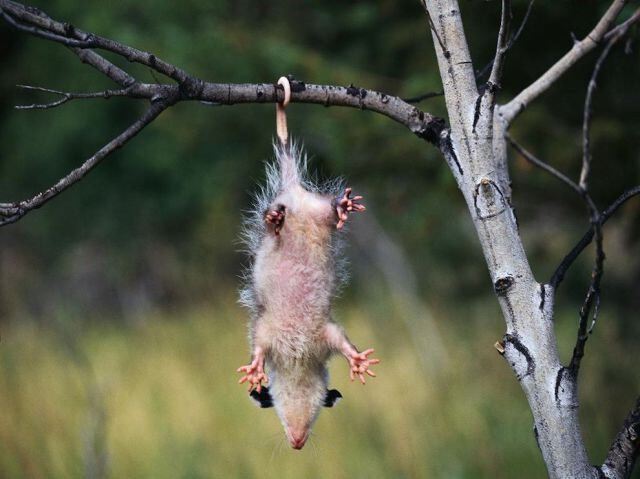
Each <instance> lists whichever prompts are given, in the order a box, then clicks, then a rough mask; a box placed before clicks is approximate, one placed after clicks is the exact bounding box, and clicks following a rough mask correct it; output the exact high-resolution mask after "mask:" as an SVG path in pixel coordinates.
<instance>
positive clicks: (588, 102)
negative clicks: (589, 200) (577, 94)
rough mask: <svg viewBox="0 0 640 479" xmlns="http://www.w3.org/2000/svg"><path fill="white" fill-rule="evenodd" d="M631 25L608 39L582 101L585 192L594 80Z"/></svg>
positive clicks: (594, 88) (583, 183) (581, 172)
mask: <svg viewBox="0 0 640 479" xmlns="http://www.w3.org/2000/svg"><path fill="white" fill-rule="evenodd" d="M631 25H632V23H627V24H626V27H625V28H621V29H618V30H617V33H616V34H615V35H613V36H611V37H610V39H609V41H608V42H607V44H606V45H605V47H604V49H603V50H602V53H601V54H600V56H599V57H598V60H597V61H596V64H595V66H594V68H593V73H592V74H591V79H590V80H589V86H588V87H587V95H586V97H585V100H584V116H583V120H582V169H581V171H580V188H582V189H583V190H585V191H586V190H587V188H588V179H589V173H590V170H591V149H590V143H591V142H590V136H591V116H592V113H593V108H592V103H593V94H594V93H595V90H596V86H597V84H596V80H597V78H598V74H599V73H600V70H601V68H602V65H603V64H604V62H605V60H606V59H607V56H608V55H609V52H610V51H611V48H612V47H613V46H614V45H615V44H616V42H617V41H618V40H619V39H620V38H622V37H623V36H624V35H625V33H627V30H628V29H629V27H630V26H631Z"/></svg>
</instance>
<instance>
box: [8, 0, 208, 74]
mask: <svg viewBox="0 0 640 479" xmlns="http://www.w3.org/2000/svg"><path fill="white" fill-rule="evenodd" d="M0 8H2V16H3V17H4V18H5V20H7V22H9V23H10V24H11V25H13V26H14V27H16V28H19V29H20V30H22V31H25V32H27V33H31V34H32V35H36V36H40V37H42V38H45V39H47V40H51V41H54V42H57V43H61V44H63V45H66V46H69V47H74V48H99V49H102V50H106V51H110V52H112V53H115V54H117V55H120V56H123V57H125V58H126V59H127V60H129V61H131V62H136V63H140V64H142V65H146V66H148V67H150V68H153V69H154V70H156V71H157V72H159V73H162V74H163V75H165V76H167V77H169V78H172V79H173V80H175V81H177V82H178V83H180V84H187V85H188V84H190V83H193V81H194V80H195V78H194V77H192V76H190V75H188V74H187V73H186V72H184V71H183V70H181V69H180V68H177V67H175V66H173V65H171V64H169V63H167V62H165V61H164V60H162V59H161V58H158V57H157V56H155V55H152V54H151V53H147V52H144V51H141V50H138V49H137V48H132V47H130V46H127V45H123V44H121V43H118V42H116V41H114V40H111V39H108V38H104V37H101V36H99V35H94V34H92V33H87V32H83V31H82V30H79V29H77V28H75V27H73V26H72V25H69V24H63V23H60V22H57V21H55V20H53V19H51V18H50V17H48V16H46V15H44V14H34V13H31V12H30V11H29V10H27V8H26V7H25V6H24V5H21V4H19V3H16V2H12V1H9V0H0Z"/></svg>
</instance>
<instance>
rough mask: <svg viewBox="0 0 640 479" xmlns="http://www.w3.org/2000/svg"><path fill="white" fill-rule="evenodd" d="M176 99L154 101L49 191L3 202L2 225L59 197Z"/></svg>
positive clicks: (16, 219)
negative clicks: (16, 200)
mask: <svg viewBox="0 0 640 479" xmlns="http://www.w3.org/2000/svg"><path fill="white" fill-rule="evenodd" d="M172 101H173V100H172V99H171V98H167V99H164V100H162V101H157V102H154V103H152V104H151V106H150V107H149V108H148V109H147V111H146V112H145V113H144V114H143V115H142V116H141V117H140V118H138V120H136V121H135V122H134V123H133V124H132V125H130V126H129V127H128V128H127V129H126V130H124V131H123V132H122V133H120V134H119V135H118V136H116V137H115V138H114V139H113V140H111V141H110V142H109V143H107V144H106V145H104V146H103V147H102V148H100V149H99V150H98V151H97V152H96V153H95V154H94V155H93V156H91V157H90V158H88V159H87V160H86V161H85V162H84V163H83V164H82V165H81V166H79V167H78V168H76V169H75V170H73V171H71V172H70V173H68V174H67V175H65V176H64V177H62V178H61V179H60V180H58V182H56V184H55V185H53V186H51V187H50V188H48V189H46V190H45V191H42V192H41V193H38V194H37V195H35V196H33V197H32V198H29V199H26V200H23V201H18V202H15V203H0V226H4V225H7V224H10V223H15V222H16V221H18V220H19V219H21V218H22V217H23V216H24V215H26V214H27V213H29V212H30V211H32V210H34V209H36V208H40V207H41V206H42V205H44V204H45V203H46V202H47V201H49V200H51V199H53V198H55V197H56V196H58V195H59V194H60V193H62V192H63V191H64V190H66V189H67V188H69V187H70V186H72V185H74V184H75V183H77V182H78V181H80V180H81V179H82V178H84V177H85V176H86V175H87V173H89V171H91V170H92V169H93V168H94V167H95V166H96V165H97V164H98V163H100V162H101V161H102V160H103V159H105V158H106V157H107V156H108V155H109V154H111V153H113V152H114V151H116V150H118V149H119V148H122V147H123V146H124V145H125V144H126V143H127V142H128V141H129V140H130V139H131V138H133V137H134V136H136V135H137V134H138V133H140V131H141V130H142V129H143V128H144V127H145V126H147V125H148V124H149V123H151V122H152V121H153V120H155V118H156V117H157V116H158V115H159V114H160V113H162V112H163V111H164V110H165V109H166V108H167V107H168V106H170V105H171V104H172Z"/></svg>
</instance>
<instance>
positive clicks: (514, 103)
mask: <svg viewBox="0 0 640 479" xmlns="http://www.w3.org/2000/svg"><path fill="white" fill-rule="evenodd" d="M625 3H626V1H625V0H614V1H613V2H612V3H611V5H610V6H609V8H608V9H607V11H606V13H605V14H604V15H603V16H602V18H601V19H600V21H599V22H598V24H597V25H596V26H595V27H594V29H593V30H591V32H590V33H589V34H588V35H587V36H586V37H585V38H584V39H583V40H581V41H579V42H576V43H574V45H573V47H572V48H571V50H569V51H568V52H567V53H566V54H565V55H564V56H563V57H562V58H561V59H560V60H558V61H557V62H556V63H555V64H554V65H553V66H552V67H551V68H549V70H547V71H546V72H545V73H543V74H542V75H541V76H540V77H539V78H538V79H537V80H536V81H534V82H533V83H532V84H531V85H529V86H528V87H527V88H525V89H524V90H522V91H521V92H520V93H519V94H518V95H516V97H515V98H513V99H512V100H511V101H510V102H509V103H507V104H506V105H504V106H503V107H502V108H501V113H502V117H503V119H504V120H505V122H506V123H511V122H512V121H513V120H514V119H515V117H516V116H518V115H519V114H520V113H521V112H522V111H523V110H524V109H525V108H526V107H527V105H528V104H529V103H531V102H532V101H533V100H535V99H536V98H538V96H540V95H541V94H542V93H544V92H545V91H546V90H547V89H549V87H550V86H551V85H553V84H554V83H555V82H556V81H557V80H558V79H559V78H560V77H561V76H562V75H564V73H566V72H567V71H568V70H569V69H570V68H571V67H572V66H573V65H574V64H575V63H576V62H577V61H578V60H580V59H581V58H582V57H583V56H585V55H586V54H587V53H589V52H590V51H591V50H593V49H594V48H595V47H596V46H597V45H598V44H599V43H600V41H601V40H602V38H603V37H604V35H605V34H606V33H607V31H608V30H609V28H610V27H611V24H612V23H613V22H614V21H615V19H616V18H617V16H618V14H619V13H620V10H622V8H623V7H624V5H625Z"/></svg>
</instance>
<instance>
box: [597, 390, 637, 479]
mask: <svg viewBox="0 0 640 479" xmlns="http://www.w3.org/2000/svg"><path fill="white" fill-rule="evenodd" d="M639 453H640V396H638V398H637V399H636V403H635V405H634V406H633V408H632V409H631V411H629V414H628V415H627V417H626V419H625V421H624V424H623V426H622V429H621V430H620V432H619V433H618V434H617V435H616V437H615V439H614V440H613V443H612V444H611V448H609V453H608V454H607V458H606V460H605V461H604V464H603V465H602V467H601V468H600V470H601V471H602V473H603V474H604V477H606V478H607V479H627V478H628V477H630V476H631V471H633V465H634V463H635V461H636V459H637V458H638V454H639Z"/></svg>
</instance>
